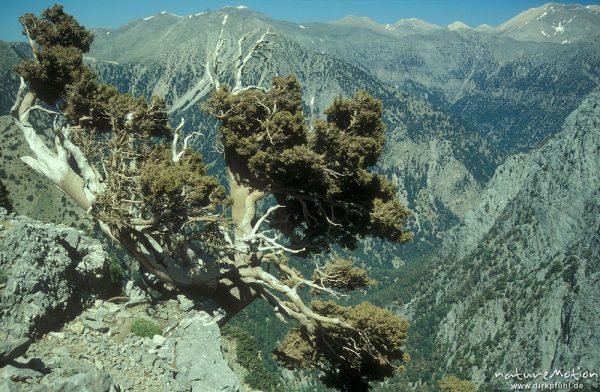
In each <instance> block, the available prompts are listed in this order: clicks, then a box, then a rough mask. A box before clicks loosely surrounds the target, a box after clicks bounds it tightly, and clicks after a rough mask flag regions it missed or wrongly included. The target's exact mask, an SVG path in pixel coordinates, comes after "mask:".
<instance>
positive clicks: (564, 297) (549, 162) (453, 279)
mask: <svg viewBox="0 0 600 392" xmlns="http://www.w3.org/2000/svg"><path fill="white" fill-rule="evenodd" d="M432 275H433V276H431V275H429V277H428V282H427V284H426V285H423V286H422V289H423V291H421V292H420V293H417V295H416V296H415V298H416V299H415V301H414V303H413V308H412V309H411V312H410V313H411V314H413V315H415V317H416V318H417V319H418V315H419V314H423V313H426V312H429V313H431V312H434V311H436V309H437V310H438V313H439V314H440V316H441V317H440V320H439V325H438V328H437V334H436V335H437V336H436V337H435V338H434V339H433V340H434V347H438V348H439V354H440V357H441V358H444V360H443V363H441V364H440V365H441V366H443V367H444V368H445V369H447V370H448V371H450V372H453V373H455V374H468V375H469V376H470V378H471V379H472V380H473V381H475V382H477V383H478V384H480V385H491V384H493V383H500V382H501V381H502V380H501V379H499V378H498V377H496V376H495V373H496V372H501V373H505V372H509V371H510V372H514V371H515V369H518V370H520V371H528V372H537V371H542V372H543V371H550V372H552V371H553V370H555V369H559V370H560V369H562V370H567V369H568V370H571V369H575V370H578V369H579V371H586V370H587V371H590V372H597V371H598V369H600V350H598V347H600V338H599V337H598V335H597V333H596V332H595V331H594V327H593V326H595V325H600V311H599V310H598V307H597V306H596V303H597V299H598V297H599V296H600V91H598V90H597V91H595V92H594V93H593V94H591V95H590V96H589V97H588V98H587V99H586V100H585V101H584V103H583V104H582V105H581V106H580V107H579V108H578V109H577V110H576V111H574V112H573V113H572V114H571V115H570V116H569V117H568V119H567V120H566V122H565V124H564V126H563V128H562V131H561V132H560V133H559V134H557V135H556V136H555V137H554V138H552V139H551V140H549V141H548V142H547V143H546V144H545V145H543V146H541V147H540V148H538V149H536V150H534V151H533V152H532V153H530V154H527V155H517V156H514V157H511V158H510V159H509V160H508V161H507V162H506V163H505V164H503V165H501V166H500V167H499V168H498V170H497V171H496V175H495V176H494V178H493V179H492V180H491V181H490V184H489V186H488V188H487V189H486V190H485V191H484V193H483V195H482V199H481V202H480V204H479V206H478V207H476V208H475V209H474V210H473V211H471V212H470V213H468V214H467V215H466V218H465V224H464V225H462V226H461V227H459V228H458V229H457V230H456V231H455V232H454V233H453V235H452V236H450V237H449V238H448V239H447V242H446V244H445V247H444V250H443V251H442V253H441V257H440V263H439V265H438V267H437V269H436V270H435V271H433V274H432ZM415 304H417V305H415ZM415 306H416V307H415ZM420 306H421V307H423V306H428V307H429V308H427V310H426V309H424V308H421V309H418V307H420ZM409 308H410V307H409ZM415 324H416V328H419V321H418V320H417V321H416V323H415ZM584 381H585V382H586V383H589V384H591V385H595V386H596V387H597V384H598V377H596V378H595V379H588V380H584Z"/></svg>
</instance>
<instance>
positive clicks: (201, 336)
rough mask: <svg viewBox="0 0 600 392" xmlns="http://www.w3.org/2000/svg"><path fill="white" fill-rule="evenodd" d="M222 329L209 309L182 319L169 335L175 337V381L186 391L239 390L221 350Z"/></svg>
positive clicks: (234, 376)
mask: <svg viewBox="0 0 600 392" xmlns="http://www.w3.org/2000/svg"><path fill="white" fill-rule="evenodd" d="M220 337H221V334H220V331H219V327H218V326H217V324H216V323H215V322H214V321H213V320H212V318H211V317H210V316H209V315H208V314H206V313H203V312H202V313H199V314H198V315H196V316H194V317H192V318H188V319H185V320H183V321H182V322H181V323H180V325H179V327H178V328H177V329H176V330H175V331H174V333H173V335H172V336H171V337H170V339H175V341H176V344H175V367H176V368H177V370H178V374H177V376H176V381H177V383H178V384H179V385H180V387H183V389H180V390H183V391H189V390H190V389H189V388H191V390H192V391H193V392H200V391H223V392H225V391H227V392H235V391H239V390H240V384H241V383H240V381H239V380H238V378H237V376H236V375H235V373H233V371H232V370H231V369H230V368H229V367H228V365H227V361H226V360H225V358H224V357H223V353H222V352H221V342H220Z"/></svg>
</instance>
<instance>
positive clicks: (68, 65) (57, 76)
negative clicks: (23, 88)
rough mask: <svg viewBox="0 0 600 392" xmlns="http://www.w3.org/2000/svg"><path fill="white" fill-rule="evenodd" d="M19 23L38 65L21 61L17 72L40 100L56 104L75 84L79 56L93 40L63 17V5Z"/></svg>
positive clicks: (24, 16)
mask: <svg viewBox="0 0 600 392" xmlns="http://www.w3.org/2000/svg"><path fill="white" fill-rule="evenodd" d="M19 21H20V22H21V24H22V25H23V34H25V35H27V36H28V37H29V38H30V39H31V40H33V42H34V43H35V49H34V52H33V54H34V56H35V58H36V59H37V61H36V60H35V59H30V60H24V61H23V62H21V63H20V64H19V65H18V66H17V67H16V71H17V73H18V74H19V75H21V76H22V77H23V78H24V79H26V80H27V81H28V82H29V85H30V88H31V90H32V91H33V92H34V93H35V94H36V95H37V96H38V97H39V98H40V99H42V100H44V101H46V102H48V103H51V104H52V103H55V102H56V101H57V100H59V99H60V98H61V97H62V96H63V95H64V93H65V88H66V86H67V85H69V84H70V83H72V82H73V81H74V80H75V77H76V75H77V73H78V72H79V70H80V68H81V61H82V53H86V52H87V51H88V50H89V49H90V45H91V44H92V40H93V39H94V36H93V34H92V33H91V32H89V31H88V30H86V29H85V27H83V26H81V25H79V23H78V22H77V21H76V20H75V19H74V18H73V17H72V16H71V15H69V14H66V13H65V12H64V11H63V7H62V5H54V6H53V7H52V8H49V9H46V10H44V11H43V12H42V16H41V17H39V18H38V17H37V16H35V15H33V14H30V13H27V14H25V15H23V16H21V17H20V18H19Z"/></svg>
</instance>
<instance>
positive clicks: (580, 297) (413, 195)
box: [0, 3, 600, 390]
mask: <svg viewBox="0 0 600 392" xmlns="http://www.w3.org/2000/svg"><path fill="white" fill-rule="evenodd" d="M67 11H68V10H67ZM266 31H269V32H273V33H275V35H274V36H273V38H272V42H273V43H272V45H270V46H269V50H268V52H266V53H265V56H266V59H263V60H260V59H253V60H252V61H250V62H249V65H248V67H247V68H246V73H245V75H244V82H245V83H247V84H258V85H261V86H267V85H268V84H269V83H270V80H271V78H272V77H273V76H275V75H286V74H290V73H293V74H295V75H297V76H298V78H299V80H300V82H301V84H302V88H303V99H304V102H303V103H304V109H305V112H306V113H307V114H308V115H309V116H310V117H311V118H317V117H319V116H321V113H322V112H323V109H324V108H325V107H327V105H328V104H329V103H331V101H332V100H333V98H334V97H335V96H337V95H339V94H342V95H345V96H349V95H351V94H353V93H354V92H355V91H357V90H359V89H365V90H367V91H368V92H370V93H371V94H373V95H375V96H376V97H378V98H379V99H381V100H382V101H383V106H384V108H385V114H384V119H385V122H386V125H387V134H386V138H387V139H386V140H387V142H386V147H385V151H384V154H383V156H382V158H381V159H380V161H379V162H378V164H377V170H378V171H379V172H380V173H382V174H385V175H386V176H388V177H389V178H391V179H392V180H393V181H394V182H395V183H396V185H397V187H398V190H399V191H400V194H401V195H402V198H403V199H404V202H405V203H406V204H407V205H408V206H409V207H410V208H411V209H412V210H413V212H414V216H413V218H412V220H411V222H410V227H411V229H412V231H413V232H414V234H415V239H414V241H413V242H412V243H411V244H408V245H404V246H393V245H390V244H386V243H381V242H376V241H372V240H365V241H364V242H363V247H362V248H361V249H359V250H358V251H356V252H354V257H356V258H357V259H358V260H359V261H361V262H363V263H365V264H366V265H367V266H369V268H371V269H372V270H373V272H375V273H376V274H379V275H380V276H382V277H384V279H385V276H386V275H389V277H390V279H391V276H395V277H398V276H400V278H398V279H400V281H402V282H403V284H404V285H406V287H403V288H402V289H399V288H396V287H394V283H393V281H392V280H387V281H384V283H385V284H384V285H382V286H387V287H383V288H381V289H379V291H378V292H377V293H375V294H374V298H379V300H382V299H383V298H385V301H383V302H384V303H383V304H385V305H388V306H390V307H392V308H394V309H397V310H398V312H401V313H403V314H405V315H407V316H408V317H410V318H411V319H412V322H413V326H412V328H413V331H419V330H421V331H425V332H422V333H419V332H416V333H413V337H414V339H413V340H412V342H409V346H408V348H407V349H408V351H409V352H411V346H410V345H411V344H412V345H413V352H415V353H416V355H414V358H415V361H414V362H415V363H416V364H422V363H425V362H428V363H431V364H435V366H436V367H437V371H439V372H442V373H448V374H457V375H459V376H461V377H463V378H466V379H470V380H472V381H474V382H475V383H477V384H478V385H479V386H480V387H481V388H484V386H486V385H492V384H493V383H494V382H497V381H499V380H494V376H493V372H494V371H502V370H503V369H504V370H509V368H510V366H512V367H513V368H514V366H520V367H526V366H530V367H531V369H528V370H536V369H542V370H551V369H552V368H555V367H557V366H566V367H570V366H574V367H577V366H580V367H586V368H590V369H591V368H593V367H595V369H596V370H598V369H600V355H599V352H600V342H598V341H597V338H596V337H595V335H594V331H593V328H592V327H591V326H593V325H597V324H598V323H600V314H598V312H597V311H595V310H594V309H593V306H592V304H593V298H595V297H597V294H598V292H597V289H598V287H600V286H599V285H598V276H599V275H598V267H599V265H598V264H599V263H600V256H599V252H600V248H599V245H600V243H599V238H598V235H599V221H598V219H597V217H598V212H599V208H600V197H599V195H600V194H599V184H598V182H597V178H599V176H600V165H599V164H598V156H599V153H598V148H599V147H598V146H599V145H600V143H599V132H600V131H599V129H598V118H599V117H598V109H597V108H598V104H600V99H599V97H600V93H599V92H598V85H599V82H600V39H599V38H600V7H598V6H578V5H562V4H555V3H551V4H546V5H544V6H542V7H538V8H533V9H530V10H527V11H525V12H523V13H521V14H519V15H517V16H515V17H514V18H512V19H510V20H508V21H506V22H504V23H502V24H500V25H499V26H496V27H491V26H478V27H476V28H471V27H469V26H466V25H465V24H464V23H461V22H456V23H452V24H451V25H449V26H437V25H434V24H431V23H428V22H425V21H422V20H418V19H402V20H400V21H398V22H397V23H394V24H384V25H382V24H378V23H376V22H375V21H373V20H370V19H368V18H365V17H355V16H349V17H346V18H344V19H341V20H339V21H335V22H330V23H303V24H297V23H291V22H286V21H278V20H274V19H272V18H270V17H268V16H267V15H264V14H261V13H258V12H255V11H253V10H251V9H248V8H245V7H226V8H223V9H220V10H217V11H212V12H203V13H197V14H192V15H185V16H177V15H173V14H170V13H168V12H161V13H159V14H156V15H150V16H145V17H142V18H140V19H137V20H134V21H131V22H129V23H127V24H126V25H124V26H121V27H119V28H117V29H95V30H94V33H95V40H94V44H93V46H92V49H91V51H90V52H89V54H88V55H87V56H88V57H86V58H85V60H86V61H87V62H88V64H90V65H91V66H92V67H93V68H94V70H95V71H96V72H97V73H98V75H99V76H100V78H101V79H103V80H105V81H107V82H109V83H111V84H114V85H116V86H118V87H119V88H120V89H121V90H123V91H128V92H131V93H133V94H136V95H144V96H150V95H161V96H164V97H165V98H166V101H167V103H168V105H169V107H170V109H169V111H170V117H171V120H172V122H173V123H178V122H179V121H178V120H179V118H181V117H184V118H186V119H187V124H186V128H185V129H186V131H187V132H191V131H192V130H201V131H202V132H203V133H204V138H202V139H199V140H198V141H197V142H196V144H195V148H197V149H200V150H202V152H203V155H204V156H205V159H206V160H207V161H208V162H209V163H210V164H211V167H212V169H211V170H213V171H214V172H215V173H217V174H218V173H220V172H221V171H222V168H223V163H222V160H221V159H222V158H221V155H220V153H219V152H218V150H217V149H215V148H214V146H215V129H216V123H215V122H214V121H213V120H211V119H209V118H208V117H207V116H206V115H204V114H203V113H202V112H201V111H200V110H199V109H198V104H199V103H200V102H202V101H203V100H204V99H206V98H207V97H208V95H209V93H210V91H211V88H210V86H208V85H207V78H206V69H205V67H204V65H205V64H206V63H207V62H208V61H209V60H210V56H211V55H212V54H214V50H215V47H216V45H217V42H218V41H219V39H222V40H223V47H222V50H221V52H219V56H220V57H221V60H222V64H223V68H222V74H221V75H222V77H223V80H222V81H223V82H226V83H232V80H233V79H232V76H231V75H232V67H233V64H234V62H235V58H236V57H237V55H238V46H237V45H238V40H239V39H240V38H241V37H242V36H244V35H245V34H249V37H248V39H247V40H245V41H244V46H243V47H242V50H243V51H247V50H249V48H250V45H251V44H252V43H253V42H254V41H256V40H257V39H259V37H261V35H262V34H264V33H265V32H266ZM0 53H1V54H2V56H1V57H0V58H2V60H1V61H0V78H1V80H2V86H3V90H4V94H2V98H0V110H1V111H2V113H3V114H6V113H7V112H8V108H9V107H10V105H11V99H12V98H11V97H14V92H15V91H16V86H17V80H16V78H15V76H14V75H13V74H12V73H11V68H12V66H13V65H14V64H15V63H16V62H18V61H19V59H21V58H23V57H25V56H27V46H26V45H25V44H23V43H1V44H0ZM2 127H3V128H4V129H5V131H4V132H3V135H4V138H3V139H2V140H0V145H1V149H0V151H1V153H2V157H3V159H2V160H1V161H0V178H5V179H6V180H8V181H7V187H8V188H9V191H10V192H11V193H12V194H13V195H21V194H22V195H23V199H24V198H25V197H27V196H29V194H27V192H29V193H32V192H31V191H23V190H22V188H23V185H22V184H23V183H26V181H27V176H28V175H31V176H34V174H31V173H29V172H27V171H26V169H25V168H24V167H23V164H22V163H21V162H20V161H19V160H17V159H14V158H15V155H16V154H15V151H14V150H15V148H16V147H15V144H18V143H16V138H18V137H19V135H18V134H17V133H15V132H14V129H12V128H11V127H10V125H9V122H8V121H5V122H2ZM11 129H12V130H11ZM11 132H12V133H11ZM9 134H10V135H11V136H10V137H9V136H7V135H9ZM12 135H14V136H12ZM7 156H10V157H11V159H6V158H5V157H7ZM3 173H4V175H3V176H2V174H3ZM27 173H29V174H27ZM10 174H13V177H14V175H15V174H16V176H17V177H18V178H20V180H19V181H20V183H21V184H17V183H16V182H15V181H14V179H13V180H11V179H9V175H10ZM40 181H42V180H40ZM42 182H43V181H42ZM43 186H47V184H46V185H44V184H42V183H40V185H39V187H43ZM34 193H35V192H34ZM32 196H35V195H32ZM61 197H62V196H61V195H60V194H58V193H57V194H56V195H53V194H52V193H48V194H47V195H46V196H45V197H43V198H38V197H35V198H34V200H33V201H30V202H28V203H26V202H19V203H17V207H18V208H23V209H26V208H27V210H26V211H25V212H27V213H28V214H31V215H35V214H36V210H41V211H45V212H44V216H43V217H44V219H47V220H54V221H57V222H60V221H64V220H65V219H66V217H67V216H71V217H72V214H73V213H67V212H66V211H70V210H69V207H68V206H66V202H61V201H60V198H61ZM17 198H18V197H17ZM49 204H51V205H53V207H51V208H41V207H40V208H38V207H36V206H47V205H49ZM26 206H29V207H26ZM31 206H34V207H33V208H32V207H31ZM75 221H76V219H74V218H73V219H71V220H70V221H69V222H68V223H73V222H75ZM367 260H368V262H367ZM408 269H410V271H411V274H410V275H407V276H411V277H414V279H411V280H408V281H407V279H404V280H403V278H402V277H401V275H402V274H403V273H405V272H406V271H408ZM389 271H394V272H393V273H391V272H389ZM407 287H408V288H409V289H407ZM392 291H395V292H392ZM400 294H402V295H405V297H402V298H400V297H399V295H400ZM425 315H426V316H425ZM586 345H591V346H590V347H592V350H586V347H587V346H586ZM432 347H435V349H434V348H432ZM425 348H427V349H425ZM578 353H579V354H578ZM585 353H587V354H585ZM440 358H442V359H440ZM419 366H420V365H419ZM415 368H416V366H415ZM419 369H420V370H419V371H413V372H412V373H411V370H410V367H409V370H408V373H409V375H410V377H409V378H408V382H410V383H411V385H412V386H413V387H414V388H419V387H418V386H419V385H426V387H422V388H435V383H434V381H435V380H434V378H435V377H434V376H433V375H432V374H431V372H430V373H427V372H428V371H427V370H424V369H425V368H419ZM596 381H597V380H596ZM432 382H433V383H432ZM423 383H425V384H423ZM498 388H501V387H498ZM424 390H429V389H424ZM482 390H484V389H482ZM490 390H493V389H490ZM500 390H502V389H500Z"/></svg>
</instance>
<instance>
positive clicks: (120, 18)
mask: <svg viewBox="0 0 600 392" xmlns="http://www.w3.org/2000/svg"><path fill="white" fill-rule="evenodd" d="M56 2H57V1H46V0H2V1H1V2H0V40H4V41H15V40H21V39H22V38H21V35H20V33H21V28H20V25H19V23H18V22H17V18H18V17H19V16H20V15H22V14H24V13H25V12H32V13H35V14H39V13H40V11H41V10H42V9H44V8H47V7H49V6H51V5H53V4H54V3H56ZM547 2H548V1H536V0H502V1H498V0H293V1H292V0H289V1H285V0H229V1H226V0H101V1H92V0H63V1H62V2H61V4H63V5H64V6H65V10H66V11H67V12H68V13H70V14H72V15H74V16H75V17H76V18H77V19H78V20H79V21H80V23H82V24H83V25H84V26H86V27H109V28H114V27H118V26H121V25H122V24H124V23H126V22H128V21H130V20H133V19H137V18H141V17H145V16H148V15H153V14H156V13H158V12H160V11H163V10H166V11H168V12H171V13H174V14H178V15H187V14H191V13H197V12H201V11H207V10H216V9H219V8H222V7H224V6H226V5H231V6H236V5H246V6H248V7H250V8H252V9H254V10H256V11H260V12H263V13H265V14H267V15H269V16H271V17H272V18H274V19H282V20H289V21H292V22H325V21H331V20H336V19H340V18H342V17H344V16H346V15H358V16H368V17H370V18H372V19H374V20H375V21H377V22H379V23H393V22H396V21H397V20H398V19H401V18H420V19H424V20H426V21H428V22H431V23H436V24H439V25H448V24H450V23H452V22H454V21H457V20H460V21H463V22H465V23H467V24H468V25H470V26H473V27H475V26H478V25H479V24H482V23H487V24H489V25H492V26H495V25H498V24H500V23H502V22H503V21H505V20H507V19H509V18H511V17H513V16H514V15H516V14H518V13H519V12H521V11H524V10H526V9H528V8H531V7H538V6H540V5H543V4H544V3H547ZM577 3H578V4H583V5H589V4H598V0H596V1H586V0H580V1H578V2H577Z"/></svg>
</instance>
